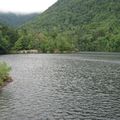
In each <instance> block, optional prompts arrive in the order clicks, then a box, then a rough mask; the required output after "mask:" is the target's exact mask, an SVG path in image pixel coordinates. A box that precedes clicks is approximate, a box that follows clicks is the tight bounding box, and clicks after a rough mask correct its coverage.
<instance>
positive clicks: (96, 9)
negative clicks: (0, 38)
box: [12, 0, 120, 52]
mask: <svg viewBox="0 0 120 120" xmlns="http://www.w3.org/2000/svg"><path fill="white" fill-rule="evenodd" d="M119 13H120V1H119V0H58V1H57V2H56V3H55V4H54V5H53V6H51V7H50V8H49V9H48V10H46V11H45V12H43V13H42V14H40V15H38V16H37V17H36V18H35V19H33V20H31V21H29V22H27V23H26V24H25V25H23V26H22V27H21V28H19V29H18V30H17V31H18V40H17V41H16V42H15V45H14V46H13V47H12V49H14V50H23V49H38V50H40V51H42V52H48V51H49V52H56V51H60V52H63V51H78V50H79V51H109V52H111V51H113V52H120V14H119Z"/></svg>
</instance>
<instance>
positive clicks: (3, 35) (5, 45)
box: [0, 24, 18, 54]
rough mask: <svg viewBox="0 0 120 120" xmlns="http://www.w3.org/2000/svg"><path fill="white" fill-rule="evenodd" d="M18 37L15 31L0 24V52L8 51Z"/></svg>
mask: <svg viewBox="0 0 120 120" xmlns="http://www.w3.org/2000/svg"><path fill="white" fill-rule="evenodd" d="M17 39H18V34H17V31H16V30H14V29H12V28H9V27H7V26H5V25H3V24H0V54H3V53H8V52H9V51H10V50H11V48H12V47H13V46H14V43H15V42H16V41H17Z"/></svg>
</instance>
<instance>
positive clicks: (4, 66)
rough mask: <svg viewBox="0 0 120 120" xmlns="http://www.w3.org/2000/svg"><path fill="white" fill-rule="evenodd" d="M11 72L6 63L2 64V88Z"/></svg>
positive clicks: (0, 66) (0, 73)
mask: <svg viewBox="0 0 120 120" xmlns="http://www.w3.org/2000/svg"><path fill="white" fill-rule="evenodd" d="M10 70H11V68H10V67H9V66H8V65H7V64H6V63H0V86H1V85H2V84H3V83H4V82H5V81H6V80H7V78H8V76H9V72H10Z"/></svg>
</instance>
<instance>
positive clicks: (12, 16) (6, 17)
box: [0, 12, 38, 27]
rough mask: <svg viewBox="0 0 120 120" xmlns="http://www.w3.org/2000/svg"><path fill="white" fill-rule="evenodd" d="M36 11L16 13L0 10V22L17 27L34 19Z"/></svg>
mask: <svg viewBox="0 0 120 120" xmlns="http://www.w3.org/2000/svg"><path fill="white" fill-rule="evenodd" d="M37 15H38V13H32V14H16V13H3V12H0V22H1V23H4V24H7V25H9V26H11V27H18V26H20V25H23V24H24V23H26V22H28V21H29V20H32V19H34V18H35V17H36V16H37Z"/></svg>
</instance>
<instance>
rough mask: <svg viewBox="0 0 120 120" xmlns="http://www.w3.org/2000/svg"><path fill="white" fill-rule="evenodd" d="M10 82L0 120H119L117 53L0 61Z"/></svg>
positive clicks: (0, 103)
mask: <svg viewBox="0 0 120 120" xmlns="http://www.w3.org/2000/svg"><path fill="white" fill-rule="evenodd" d="M0 61H5V62H7V63H8V64H10V65H11V66H12V71H11V76H12V78H13V80H14V81H13V82H12V83H10V84H9V85H8V86H6V87H5V88H4V89H3V90H2V91H0V120H120V53H81V54H73V55H72V54H53V55H52V54H28V55H1V56H0Z"/></svg>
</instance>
